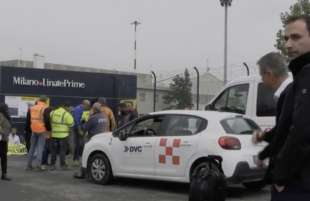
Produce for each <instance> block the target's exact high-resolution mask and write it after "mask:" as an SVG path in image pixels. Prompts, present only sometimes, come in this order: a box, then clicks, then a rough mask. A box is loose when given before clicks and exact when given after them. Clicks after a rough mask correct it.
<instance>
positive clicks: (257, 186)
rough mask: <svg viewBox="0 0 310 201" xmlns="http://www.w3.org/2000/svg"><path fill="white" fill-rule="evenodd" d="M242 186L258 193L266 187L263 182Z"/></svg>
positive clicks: (248, 183) (247, 183)
mask: <svg viewBox="0 0 310 201" xmlns="http://www.w3.org/2000/svg"><path fill="white" fill-rule="evenodd" d="M243 186H244V187H246V188H247V189H249V190H252V191H259V190H261V189H262V188H264V187H265V186H266V183H265V182H264V181H262V180H261V181H254V182H246V183H243Z"/></svg>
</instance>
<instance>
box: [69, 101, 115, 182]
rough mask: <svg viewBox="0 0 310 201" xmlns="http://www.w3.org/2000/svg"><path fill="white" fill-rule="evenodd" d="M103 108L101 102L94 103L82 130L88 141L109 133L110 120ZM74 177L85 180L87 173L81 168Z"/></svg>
mask: <svg viewBox="0 0 310 201" xmlns="http://www.w3.org/2000/svg"><path fill="white" fill-rule="evenodd" d="M101 107H102V105H101V104H100V103H99V102H96V103H94V104H93V106H92V108H91V111H90V117H89V119H88V121H87V122H86V123H85V124H83V125H82V129H83V130H84V131H85V132H86V133H87V138H88V140H90V139H91V138H92V137H93V136H94V135H97V134H99V133H104V132H108V131H109V126H108V125H109V123H108V118H107V116H106V115H105V114H104V113H103V112H101ZM73 176H74V178H77V179H83V178H85V172H84V171H83V169H82V168H80V171H79V172H77V173H75V174H74V175H73Z"/></svg>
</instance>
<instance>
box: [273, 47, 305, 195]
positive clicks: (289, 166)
mask: <svg viewBox="0 0 310 201" xmlns="http://www.w3.org/2000/svg"><path fill="white" fill-rule="evenodd" d="M289 68H290V70H291V71H292V73H293V77H294V81H293V86H292V90H291V92H290V93H289V94H288V95H287V98H286V100H285V104H284V108H285V111H283V115H281V117H280V118H281V120H280V121H283V122H284V123H286V124H288V125H286V126H283V127H282V128H281V129H283V132H287V133H288V135H287V138H286V140H284V141H285V143H284V145H283V146H282V148H281V150H280V152H279V154H278V155H277V158H276V161H275V168H274V173H273V175H274V176H273V182H274V183H275V184H278V185H285V186H286V185H289V184H294V183H299V184H301V185H302V186H304V187H305V188H308V189H309V190H310V117H309V114H310V52H309V53H307V54H304V55H302V56H300V57H298V58H296V59H294V60H293V61H292V62H291V63H290V65H289ZM285 121H286V122H285ZM284 129H286V130H284ZM279 132H281V131H279ZM282 140H283V139H282Z"/></svg>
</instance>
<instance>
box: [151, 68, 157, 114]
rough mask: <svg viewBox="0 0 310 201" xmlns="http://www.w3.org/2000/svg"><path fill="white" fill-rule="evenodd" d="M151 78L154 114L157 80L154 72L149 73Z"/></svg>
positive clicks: (154, 109)
mask: <svg viewBox="0 0 310 201" xmlns="http://www.w3.org/2000/svg"><path fill="white" fill-rule="evenodd" d="M151 73H152V75H153V77H154V89H153V93H154V94H153V111H154V112H155V111H156V82H157V79H156V74H155V73H154V71H151Z"/></svg>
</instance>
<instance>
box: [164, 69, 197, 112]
mask: <svg viewBox="0 0 310 201" xmlns="http://www.w3.org/2000/svg"><path fill="white" fill-rule="evenodd" d="M169 88H170V91H169V93H168V94H167V95H165V96H164V102H165V103H166V104H170V105H171V106H172V107H173V108H176V109H184V108H187V107H191V106H192V93H191V90H192V82H191V80H190V75H189V73H188V70H187V69H185V71H184V77H181V76H179V75H177V76H175V77H174V78H173V80H172V83H170V85H169Z"/></svg>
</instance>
